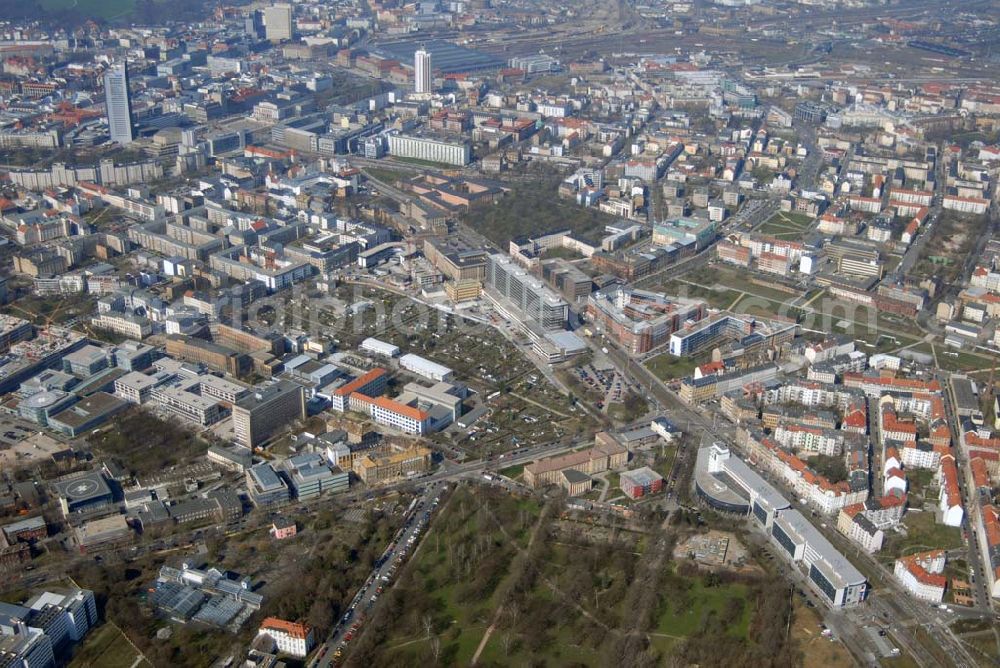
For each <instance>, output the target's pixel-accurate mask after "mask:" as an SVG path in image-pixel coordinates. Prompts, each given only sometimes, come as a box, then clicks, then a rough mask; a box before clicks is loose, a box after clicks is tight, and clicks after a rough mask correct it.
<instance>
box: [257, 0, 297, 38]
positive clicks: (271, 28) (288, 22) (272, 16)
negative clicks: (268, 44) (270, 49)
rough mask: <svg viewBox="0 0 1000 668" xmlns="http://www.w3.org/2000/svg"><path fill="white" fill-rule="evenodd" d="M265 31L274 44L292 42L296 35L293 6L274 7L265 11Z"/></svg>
mask: <svg viewBox="0 0 1000 668" xmlns="http://www.w3.org/2000/svg"><path fill="white" fill-rule="evenodd" d="M264 31H265V35H266V36H267V39H269V40H270V41H272V42H281V41H285V40H290V39H291V38H292V35H293V34H294V32H295V31H294V24H293V23H292V6H291V5H272V6H271V7H267V8H266V9H265V10H264Z"/></svg>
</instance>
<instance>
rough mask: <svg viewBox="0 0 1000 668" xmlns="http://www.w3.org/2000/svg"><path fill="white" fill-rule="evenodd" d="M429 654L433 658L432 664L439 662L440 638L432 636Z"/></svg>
mask: <svg viewBox="0 0 1000 668" xmlns="http://www.w3.org/2000/svg"><path fill="white" fill-rule="evenodd" d="M431 654H432V655H433V656H434V663H435V664H436V663H437V662H438V661H440V660H441V638H439V637H438V636H434V637H433V638H431Z"/></svg>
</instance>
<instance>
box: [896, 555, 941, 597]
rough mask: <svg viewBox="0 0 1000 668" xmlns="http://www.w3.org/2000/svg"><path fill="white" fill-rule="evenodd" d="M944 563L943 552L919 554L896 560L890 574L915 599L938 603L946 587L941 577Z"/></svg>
mask: <svg viewBox="0 0 1000 668" xmlns="http://www.w3.org/2000/svg"><path fill="white" fill-rule="evenodd" d="M945 561H946V557H945V553H944V550H930V551H929V552H919V553H917V554H911V555H907V556H905V557H900V558H899V559H896V563H895V564H894V566H893V571H892V572H893V575H895V576H896V579H897V580H899V581H900V583H902V585H903V587H905V588H906V590H907V591H908V592H910V594H911V595H912V596H914V597H915V598H918V599H920V600H922V601H930V602H931V603H940V602H941V601H942V600H944V592H945V588H946V587H947V586H948V578H946V577H945V576H944V575H943V573H944V567H945Z"/></svg>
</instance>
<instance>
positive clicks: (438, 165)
mask: <svg viewBox="0 0 1000 668" xmlns="http://www.w3.org/2000/svg"><path fill="white" fill-rule="evenodd" d="M390 159H391V160H392V161H393V162H403V163H406V164H408V165H416V166H418V167H428V168H431V169H460V168H459V167H458V166H457V165H452V164H449V163H446V162H434V161H433V160H421V159H420V158H403V157H400V156H392V157H391V158H390Z"/></svg>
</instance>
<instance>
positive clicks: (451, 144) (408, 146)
mask: <svg viewBox="0 0 1000 668" xmlns="http://www.w3.org/2000/svg"><path fill="white" fill-rule="evenodd" d="M389 154H390V155H393V156H396V157H398V158H414V159H417V160H426V161H428V162H440V163H444V164H446V165H457V166H459V167H464V166H465V165H467V164H469V163H470V162H472V146H470V145H469V143H468V142H466V141H462V140H455V141H448V140H446V139H438V138H435V137H418V136H416V135H404V134H392V135H389Z"/></svg>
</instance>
